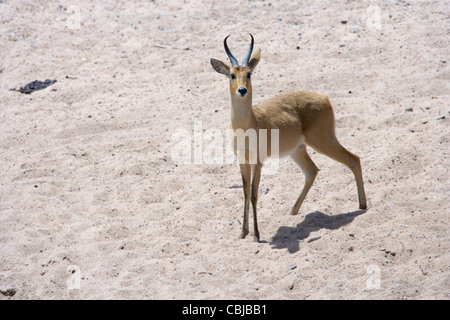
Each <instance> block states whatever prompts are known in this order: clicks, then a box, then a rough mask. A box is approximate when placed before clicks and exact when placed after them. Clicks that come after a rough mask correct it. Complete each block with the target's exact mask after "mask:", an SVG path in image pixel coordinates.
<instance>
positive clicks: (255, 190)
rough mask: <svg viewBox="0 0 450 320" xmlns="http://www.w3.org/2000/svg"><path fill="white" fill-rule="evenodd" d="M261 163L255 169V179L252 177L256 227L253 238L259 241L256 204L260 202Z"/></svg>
mask: <svg viewBox="0 0 450 320" xmlns="http://www.w3.org/2000/svg"><path fill="white" fill-rule="evenodd" d="M261 166H262V165H261V164H257V165H255V168H254V170H253V179H252V196H251V199H252V207H253V227H254V235H253V240H255V241H256V242H259V231H258V220H257V215H256V205H257V202H258V188H259V181H260V179H261Z"/></svg>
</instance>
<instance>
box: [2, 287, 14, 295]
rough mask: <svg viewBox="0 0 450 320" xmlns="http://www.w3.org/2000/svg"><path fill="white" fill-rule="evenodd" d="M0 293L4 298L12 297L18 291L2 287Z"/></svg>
mask: <svg viewBox="0 0 450 320" xmlns="http://www.w3.org/2000/svg"><path fill="white" fill-rule="evenodd" d="M0 293H1V294H2V295H4V296H7V297H12V296H14V295H15V294H16V293H17V290H16V289H15V288H5V287H0Z"/></svg>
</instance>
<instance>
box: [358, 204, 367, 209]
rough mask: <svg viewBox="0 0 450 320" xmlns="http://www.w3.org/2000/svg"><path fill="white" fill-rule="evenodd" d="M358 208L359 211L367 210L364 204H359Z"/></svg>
mask: <svg viewBox="0 0 450 320" xmlns="http://www.w3.org/2000/svg"><path fill="white" fill-rule="evenodd" d="M359 208H360V209H361V210H366V209H367V205H366V204H365V203H363V204H361V203H360V204H359Z"/></svg>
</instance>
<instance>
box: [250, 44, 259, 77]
mask: <svg viewBox="0 0 450 320" xmlns="http://www.w3.org/2000/svg"><path fill="white" fill-rule="evenodd" d="M259 60H261V49H258V50H256V52H255V53H254V54H253V55H252V58H251V59H250V62H249V63H248V67H249V68H250V70H251V71H252V72H253V70H255V68H256V66H257V65H258V63H259Z"/></svg>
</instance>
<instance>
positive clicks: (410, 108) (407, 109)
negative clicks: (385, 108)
mask: <svg viewBox="0 0 450 320" xmlns="http://www.w3.org/2000/svg"><path fill="white" fill-rule="evenodd" d="M405 111H407V112H412V111H413V108H412V107H408V108H405Z"/></svg>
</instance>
